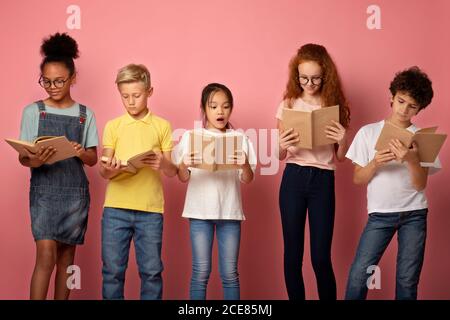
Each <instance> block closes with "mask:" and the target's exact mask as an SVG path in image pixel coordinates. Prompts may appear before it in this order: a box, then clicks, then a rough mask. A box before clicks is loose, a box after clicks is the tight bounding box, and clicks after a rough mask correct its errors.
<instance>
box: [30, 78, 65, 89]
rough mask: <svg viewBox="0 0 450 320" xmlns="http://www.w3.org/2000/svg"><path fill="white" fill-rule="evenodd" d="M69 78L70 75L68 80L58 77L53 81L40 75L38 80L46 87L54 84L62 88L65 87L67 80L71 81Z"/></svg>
mask: <svg viewBox="0 0 450 320" xmlns="http://www.w3.org/2000/svg"><path fill="white" fill-rule="evenodd" d="M69 79H70V77H69V78H67V79H66V80H63V79H56V80H53V81H52V80H49V79H47V78H44V77H40V78H39V81H38V82H39V85H40V86H41V87H42V88H44V89H48V88H50V87H51V86H52V84H53V85H54V86H55V88H58V89H61V88H62V87H64V85H65V84H66V82H67V81H69Z"/></svg>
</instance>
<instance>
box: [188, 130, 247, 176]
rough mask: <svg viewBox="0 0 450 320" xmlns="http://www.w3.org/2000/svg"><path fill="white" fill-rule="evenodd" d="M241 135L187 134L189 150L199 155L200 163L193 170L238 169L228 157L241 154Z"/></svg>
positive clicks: (234, 162)
mask: <svg viewBox="0 0 450 320" xmlns="http://www.w3.org/2000/svg"><path fill="white" fill-rule="evenodd" d="M242 143H243V137H242V135H238V134H236V133H225V134H222V135H209V134H207V133H200V132H194V131H191V132H190V134H189V150H190V152H197V153H198V155H199V156H200V155H201V158H202V163H201V164H197V165H195V166H193V167H194V168H198V169H204V170H209V171H218V170H232V169H239V165H241V164H243V163H236V161H232V160H230V159H229V158H230V156H232V155H235V154H236V153H237V152H242V151H243V149H242Z"/></svg>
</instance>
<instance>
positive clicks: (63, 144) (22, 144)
mask: <svg viewBox="0 0 450 320" xmlns="http://www.w3.org/2000/svg"><path fill="white" fill-rule="evenodd" d="M5 141H6V142H7V143H8V144H9V145H10V146H11V147H13V148H14V149H15V150H16V151H17V152H19V154H21V155H26V154H27V152H26V150H28V152H30V153H33V154H35V153H36V152H37V151H38V150H39V148H41V147H49V146H52V147H53V148H55V149H56V153H55V154H53V155H52V156H51V157H50V158H48V160H47V161H46V162H45V163H46V164H53V163H55V162H57V161H61V160H65V159H68V158H72V157H76V156H77V153H76V151H75V149H74V147H73V145H72V144H71V143H70V141H69V140H67V138H66V137H65V136H59V137H55V136H42V137H38V138H36V139H35V140H34V141H33V142H27V141H22V140H15V139H5Z"/></svg>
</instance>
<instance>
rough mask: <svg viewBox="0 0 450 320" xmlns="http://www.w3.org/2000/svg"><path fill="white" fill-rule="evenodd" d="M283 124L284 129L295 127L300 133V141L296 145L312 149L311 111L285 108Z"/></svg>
mask: <svg viewBox="0 0 450 320" xmlns="http://www.w3.org/2000/svg"><path fill="white" fill-rule="evenodd" d="M282 119H283V120H282V121H281V122H282V126H283V129H284V130H288V129H290V128H293V129H294V131H295V132H298V133H299V140H300V141H299V142H298V143H297V145H296V147H299V148H304V149H312V147H313V144H312V128H311V127H312V123H311V121H312V113H311V112H309V111H300V110H294V109H288V108H283V115H282Z"/></svg>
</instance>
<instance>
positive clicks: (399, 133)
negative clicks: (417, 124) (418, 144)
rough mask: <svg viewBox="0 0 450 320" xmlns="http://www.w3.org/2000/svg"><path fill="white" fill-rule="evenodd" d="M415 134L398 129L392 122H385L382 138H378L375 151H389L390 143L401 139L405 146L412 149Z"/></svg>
mask: <svg viewBox="0 0 450 320" xmlns="http://www.w3.org/2000/svg"><path fill="white" fill-rule="evenodd" d="M413 136H414V133H412V132H410V131H408V130H406V129H403V128H400V127H397V126H395V125H393V124H392V123H390V122H387V121H385V122H384V126H383V129H382V130H381V133H380V136H379V137H378V140H377V143H376V145H375V150H377V151H381V150H385V149H389V143H390V142H391V140H392V139H399V140H400V141H401V142H402V143H403V145H404V146H406V147H408V148H409V147H410V146H411V142H412V138H413Z"/></svg>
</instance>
